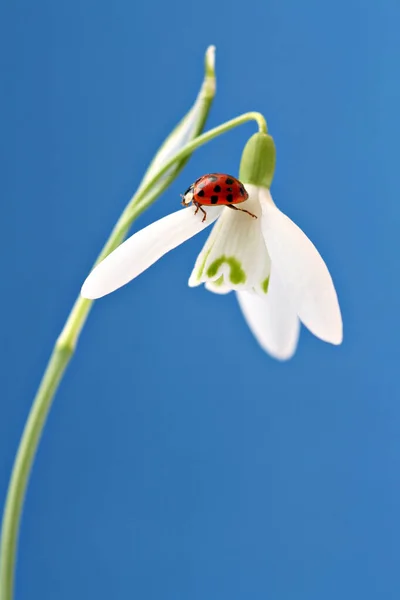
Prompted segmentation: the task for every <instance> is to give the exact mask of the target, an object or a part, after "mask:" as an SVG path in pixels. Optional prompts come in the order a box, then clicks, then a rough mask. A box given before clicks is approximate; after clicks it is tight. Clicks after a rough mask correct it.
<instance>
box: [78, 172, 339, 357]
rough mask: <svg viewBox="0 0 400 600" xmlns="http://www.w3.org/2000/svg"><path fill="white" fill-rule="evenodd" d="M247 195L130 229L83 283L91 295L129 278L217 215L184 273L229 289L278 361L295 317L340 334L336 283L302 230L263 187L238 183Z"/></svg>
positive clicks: (293, 341)
mask: <svg viewBox="0 0 400 600" xmlns="http://www.w3.org/2000/svg"><path fill="white" fill-rule="evenodd" d="M244 185H245V188H246V190H247V192H248V193H249V199H248V200H246V202H243V203H242V204H241V205H240V207H243V208H246V209H247V210H249V211H250V212H251V213H253V214H255V215H256V216H257V219H254V218H252V217H250V216H249V215H247V214H246V213H243V212H239V211H234V210H230V209H229V208H228V207H222V206H215V207H204V208H205V210H206V212H207V219H206V221H205V222H204V223H203V222H202V215H201V214H197V215H195V214H194V210H195V208H194V207H193V206H191V207H189V208H185V209H182V210H180V211H177V212H175V213H172V214H171V215H169V216H167V217H164V218H163V219H160V220H159V221H156V222H155V223H153V224H151V225H149V226H148V227H146V228H145V229H142V230H141V231H139V232H138V233H135V234H134V235H132V236H131V237H130V238H129V239H128V240H126V242H124V243H123V244H121V246H119V248H117V249H116V250H115V251H114V252H112V253H111V254H110V255H109V256H108V257H107V258H106V259H105V260H104V261H103V262H101V263H100V264H99V265H97V267H95V269H94V270H93V271H92V273H91V274H90V275H89V277H88V278H87V279H86V281H85V283H84V284H83V287H82V292H81V293H82V296H84V297H85V298H90V299H95V298H100V297H101V296H105V295H106V294H109V293H110V292H113V291H114V290H116V289H118V288H119V287H121V286H123V285H124V284H126V283H128V282H129V281H131V280H132V279H134V278H135V277H137V276H138V275H140V273H142V272H143V271H144V270H146V269H147V268H148V267H150V266H151V265H152V264H153V263H154V262H156V261H157V260H158V259H159V258H161V257H162V256H163V255H164V254H166V253H167V252H169V251H170V250H172V249H173V248H176V247H177V246H179V245H180V244H182V243H183V242H184V241H186V240H187V239H189V238H191V237H193V236H194V235H195V234H196V233H198V232H200V231H202V230H203V229H204V228H205V227H207V226H208V225H210V224H211V223H213V222H214V221H216V220H217V219H218V221H217V222H216V224H215V226H214V227H213V230H212V231H211V234H210V236H209V238H208V240H207V242H206V244H205V246H204V248H203V250H202V251H201V253H200V255H199V257H198V259H197V261H196V264H195V267H194V269H193V272H192V274H191V276H190V279H189V285H190V286H192V287H193V286H197V285H200V284H202V283H204V284H205V286H206V288H207V289H208V290H210V291H213V292H216V293H219V294H225V293H228V292H230V291H231V290H234V291H235V292H236V294H237V298H238V302H239V305H240V307H241V309H242V311H243V314H244V317H245V319H246V321H247V323H248V325H249V327H250V329H251V331H252V332H253V334H254V336H255V338H256V339H257V340H258V342H259V344H260V345H261V347H262V348H263V349H264V350H266V351H267V352H268V353H269V354H271V355H272V356H274V357H275V358H278V359H280V360H285V359H288V358H290V357H291V356H292V355H293V354H294V352H295V350H296V346H297V341H298V337H299V330H300V321H301V322H302V323H303V324H304V325H305V326H306V327H307V328H308V329H309V330H310V331H311V332H312V333H313V334H314V335H315V336H317V337H318V338H320V339H321V340H324V341H326V342H330V343H332V344H340V343H341V341H342V337H343V336H342V318H341V314H340V308H339V303H338V300H337V296H336V292H335V288H334V285H333V282H332V278H331V276H330V274H329V271H328V269H327V267H326V265H325V263H324V261H323V259H322V258H321V256H320V254H319V253H318V251H317V250H316V248H315V247H314V245H313V244H312V242H311V241H310V240H309V239H308V237H307V236H306V235H305V234H304V233H303V232H302V231H301V229H299V227H297V225H295V224H294V223H293V222H292V221H291V220H290V219H289V218H288V217H287V216H286V215H284V214H283V213H282V212H281V211H280V210H279V209H278V208H277V207H276V206H275V204H274V202H273V200H272V197H271V194H270V191H269V189H267V188H266V187H261V186H255V185H251V184H246V183H245V184H244Z"/></svg>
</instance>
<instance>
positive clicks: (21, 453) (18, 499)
mask: <svg viewBox="0 0 400 600" xmlns="http://www.w3.org/2000/svg"><path fill="white" fill-rule="evenodd" d="M214 93H215V74H214V53H213V49H212V47H211V49H208V51H207V54H206V68H205V80H204V83H203V86H202V89H201V91H200V94H199V97H198V99H197V102H198V104H197V105H196V104H195V105H194V107H193V108H192V109H191V111H189V113H188V115H187V116H186V117H185V118H184V119H183V120H182V121H181V123H180V124H179V125H178V127H177V128H176V130H174V132H172V134H171V135H170V136H169V138H167V140H166V141H165V144H164V145H163V146H162V147H161V149H160V151H159V153H158V154H157V155H156V157H155V159H154V160H153V162H152V163H151V165H150V167H149V169H148V171H147V172H146V174H145V176H144V179H143V181H142V184H141V185H140V187H139V188H138V190H137V192H136V193H135V195H134V196H133V197H132V199H131V200H130V202H129V203H128V205H127V206H126V208H125V210H124V211H123V213H122V214H121V216H120V218H119V219H118V221H117V223H116V225H115V227H114V228H113V230H112V232H111V234H110V237H109V239H108V241H107V242H106V244H105V246H104V248H103V249H102V251H101V253H100V255H99V257H98V259H97V261H96V264H97V263H98V262H100V261H102V260H103V259H104V258H105V257H106V256H107V255H108V254H110V253H111V252H112V251H113V250H115V249H116V248H117V247H118V246H119V245H120V244H121V243H122V242H123V240H124V239H125V237H126V235H127V233H128V231H129V228H130V226H131V225H132V223H133V222H134V221H135V220H136V219H137V217H138V216H139V215H140V214H141V213H142V212H143V211H144V210H146V208H148V207H149V206H150V205H151V204H152V203H153V202H154V201H155V200H156V199H157V198H158V197H159V196H160V195H161V194H162V193H163V192H164V191H165V190H166V189H167V187H168V186H169V185H170V183H171V182H172V181H173V180H174V179H175V178H176V176H177V174H178V173H179V172H180V170H181V169H182V168H183V166H184V164H185V163H186V161H187V160H188V159H189V158H190V156H191V154H192V153H193V152H194V150H196V149H197V148H199V147H200V146H202V145H204V144H206V143H207V142H209V141H211V140H212V139H214V138H216V137H217V136H219V135H222V134H223V133H226V132H228V131H230V130H231V129H233V128H234V127H237V126H239V125H242V124H244V123H247V122H248V121H252V120H255V121H256V122H257V123H258V127H259V131H260V132H262V133H266V132H267V126H266V122H265V119H264V117H263V116H262V115H261V114H260V113H256V112H250V113H246V114H244V115H241V116H239V117H237V118H235V119H232V120H230V121H227V122H226V123H224V124H222V125H220V126H218V127H215V128H214V129H211V130H210V131H207V132H206V133H204V134H202V135H198V134H199V133H200V132H201V129H202V128H203V126H204V123H205V120H206V118H207V115H208V112H209V109H210V107H211V103H212V100H213V97H214ZM190 118H194V119H195V122H194V123H191V122H190ZM188 125H193V127H192V128H190V127H189V126H188ZM185 136H186V137H185ZM177 148H179V149H177ZM172 150H176V151H175V152H172ZM157 159H159V160H158V162H157ZM92 303H93V302H92V301H91V300H88V299H85V298H82V297H81V296H79V297H78V298H77V300H76V302H75V304H74V306H73V308H72V310H71V313H70V315H69V316H68V318H67V321H66V323H65V325H64V328H63V330H62V332H61V334H60V336H59V337H58V339H57V341H56V344H55V346H54V349H53V351H52V354H51V356H50V359H49V363H48V365H47V367H46V370H45V373H44V375H43V378H42V381H41V383H40V386H39V389H38V391H37V394H36V396H35V399H34V402H33V404H32V408H31V411H30V414H29V416H28V419H27V422H26V425H25V428H24V431H23V434H22V437H21V441H20V445H19V448H18V451H17V455H16V458H15V462H14V466H13V470H12V474H11V479H10V484H9V488H8V492H7V498H6V503H5V509H4V516H3V524H2V536H1V546H0V600H12V599H13V590H14V572H15V561H16V554H17V542H18V533H19V528H20V521H21V513H22V508H23V503H24V499H25V494H26V489H27V484H28V481H29V476H30V472H31V469H32V465H33V461H34V458H35V454H36V451H37V448H38V445H39V441H40V438H41V435H42V432H43V428H44V426H45V423H46V419H47V416H48V413H49V411H50V408H51V405H52V402H53V399H54V396H55V393H56V391H57V388H58V386H59V384H60V382H61V380H62V377H63V375H64V373H65V370H66V368H67V366H68V364H69V362H70V360H71V358H72V356H73V354H74V351H75V348H76V344H77V341H78V338H79V335H80V333H81V331H82V328H83V326H84V324H85V322H86V319H87V318H88V315H89V312H90V309H91V306H92Z"/></svg>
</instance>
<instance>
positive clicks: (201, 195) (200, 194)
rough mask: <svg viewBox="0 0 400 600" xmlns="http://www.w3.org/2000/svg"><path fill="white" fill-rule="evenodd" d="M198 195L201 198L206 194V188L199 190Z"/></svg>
mask: <svg viewBox="0 0 400 600" xmlns="http://www.w3.org/2000/svg"><path fill="white" fill-rule="evenodd" d="M197 195H198V196H199V198H202V197H203V196H204V190H199V191H198V192H197Z"/></svg>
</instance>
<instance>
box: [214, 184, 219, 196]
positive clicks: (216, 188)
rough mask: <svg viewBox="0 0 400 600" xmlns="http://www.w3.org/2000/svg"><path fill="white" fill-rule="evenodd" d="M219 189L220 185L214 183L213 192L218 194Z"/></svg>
mask: <svg viewBox="0 0 400 600" xmlns="http://www.w3.org/2000/svg"><path fill="white" fill-rule="evenodd" d="M220 191H221V186H220V185H216V186H215V188H214V192H216V193H217V194H219V192H220Z"/></svg>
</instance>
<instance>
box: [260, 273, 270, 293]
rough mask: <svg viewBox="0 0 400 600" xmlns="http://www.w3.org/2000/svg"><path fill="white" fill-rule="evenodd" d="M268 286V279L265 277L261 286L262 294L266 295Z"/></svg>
mask: <svg viewBox="0 0 400 600" xmlns="http://www.w3.org/2000/svg"><path fill="white" fill-rule="evenodd" d="M268 286H269V277H267V279H264V281H263V282H262V284H261V289H262V291H263V292H264V294H266V293H267V292H268Z"/></svg>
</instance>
